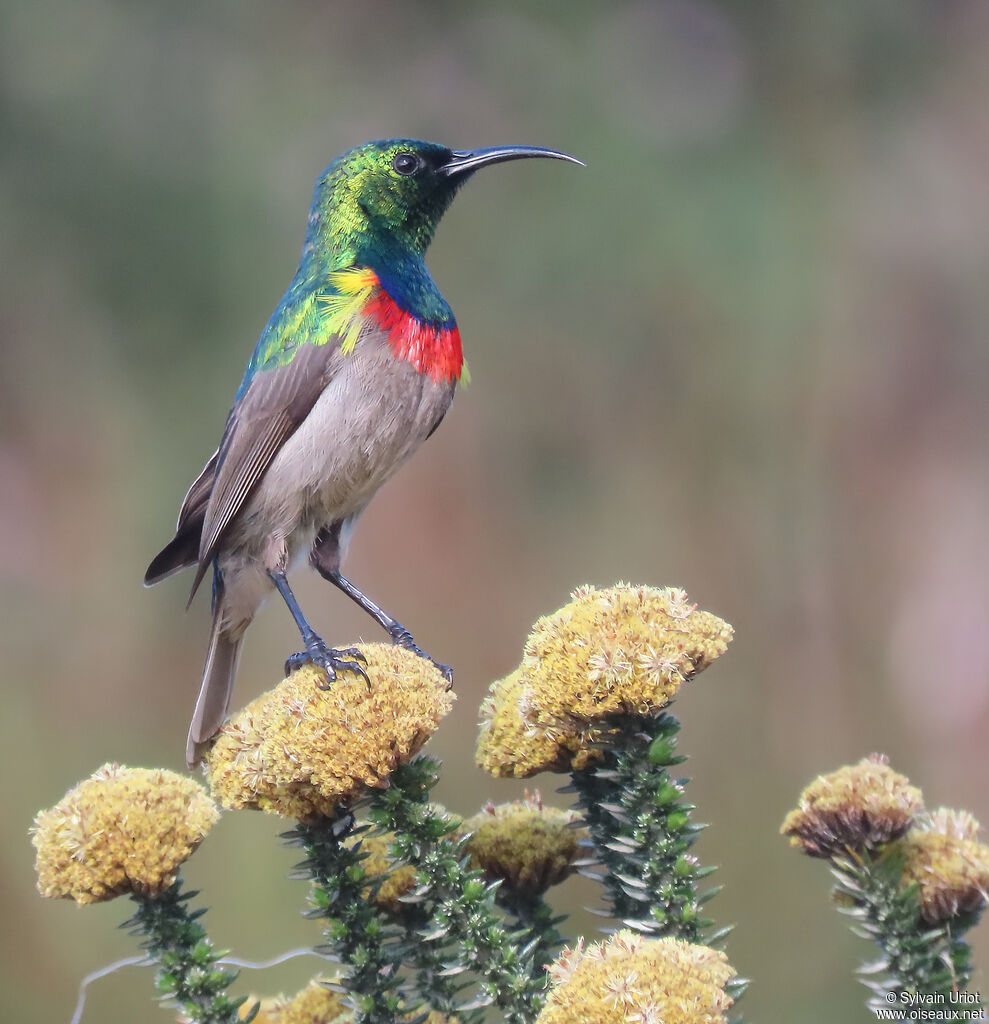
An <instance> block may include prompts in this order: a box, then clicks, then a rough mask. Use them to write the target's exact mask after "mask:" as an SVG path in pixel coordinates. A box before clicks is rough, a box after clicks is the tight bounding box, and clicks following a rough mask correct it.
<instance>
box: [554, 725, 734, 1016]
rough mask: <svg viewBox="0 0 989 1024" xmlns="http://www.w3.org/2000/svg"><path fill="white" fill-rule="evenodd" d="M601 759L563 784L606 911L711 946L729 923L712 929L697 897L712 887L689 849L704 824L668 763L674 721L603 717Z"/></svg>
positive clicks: (657, 932)
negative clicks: (584, 834)
mask: <svg viewBox="0 0 989 1024" xmlns="http://www.w3.org/2000/svg"><path fill="white" fill-rule="evenodd" d="M606 724H607V726H608V727H609V729H610V730H611V731H610V732H608V733H607V739H606V740H604V741H602V744H601V745H602V749H603V758H602V760H600V761H599V762H597V763H596V764H595V765H593V766H592V767H589V768H586V769H583V770H580V771H574V772H572V773H571V785H570V786H567V787H566V791H569V792H575V793H576V794H577V806H578V808H579V810H580V813H581V814H582V815H583V817H584V819H585V821H586V822H587V825H588V829H589V831H590V834H591V841H592V844H593V848H594V854H593V857H592V860H591V865H590V866H592V867H593V868H595V870H593V871H588V870H586V868H587V866H588V865H586V864H585V870H584V873H585V874H589V875H590V877H592V878H596V879H597V880H599V881H600V882H601V884H602V886H603V888H604V893H605V897H606V900H607V902H608V913H609V916H611V917H615V918H617V919H618V920H620V921H622V923H623V924H624V925H626V926H628V927H631V928H636V929H638V930H640V931H642V932H645V933H647V934H649V935H651V936H654V937H657V938H658V937H662V936H669V937H673V938H678V939H684V940H686V941H687V942H696V943H701V944H703V945H708V946H714V947H716V948H717V947H719V946H720V945H721V944H722V941H723V939H724V938H725V936H726V935H727V934H728V932H729V931H730V930H731V929H730V928H721V929H715V928H714V921H713V919H712V918H710V917H708V916H707V915H706V914H705V912H704V906H705V904H706V903H707V902H708V901H709V900H710V899H711V898H712V897H714V896H715V895H716V894H717V893H718V891H719V889H720V887H719V886H715V887H705V886H704V884H703V883H704V879H706V878H707V877H708V876H709V875H710V874H711V873H712V872H714V871H715V870H716V869H715V868H714V867H703V866H702V865H701V864H700V863H699V862H698V860H697V858H696V857H695V856H694V855H693V854H692V853H691V848H692V847H693V845H694V842H695V840H696V838H697V835H698V834H699V833H700V832H702V831H703V830H704V828H705V827H706V826H704V825H702V824H698V823H696V822H695V821H694V820H693V818H692V814H693V811H694V805H693V804H691V803H687V801H686V800H684V798H683V797H684V789H685V786H686V784H687V783H688V782H689V781H690V780H689V779H686V778H677V777H674V776H673V775H672V774H671V771H670V769H672V768H675V767H676V766H677V765H680V764H682V763H683V762H684V761H685V760H686V757H684V756H683V755H681V754H677V752H676V748H677V735H678V733H679V731H680V723H679V722H678V721H677V719H676V718H674V717H673V716H672V715H670V714H667V713H665V712H663V713H660V714H658V715H623V716H619V717H615V718H613V719H611V720H609V721H608V722H607V723H606ZM747 985H748V982H747V980H746V979H744V978H736V979H734V980H733V981H732V982H730V983H729V984H728V985H727V986H726V987H725V990H726V991H727V992H728V994H729V995H730V996H731V997H732V998H733V999H736V1000H737V999H738V998H739V997H740V996H741V995H742V994H743V993H744V991H745V989H746V987H747Z"/></svg>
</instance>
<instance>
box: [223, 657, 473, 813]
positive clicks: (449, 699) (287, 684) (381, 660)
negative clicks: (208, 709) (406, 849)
mask: <svg viewBox="0 0 989 1024" xmlns="http://www.w3.org/2000/svg"><path fill="white" fill-rule="evenodd" d="M359 646H360V650H361V651H362V653H363V654H364V655H365V657H366V658H367V664H366V666H365V668H366V671H367V675H368V678H369V680H370V682H367V681H365V679H364V678H363V677H362V676H360V675H358V674H356V673H351V672H346V673H341V675H340V677H339V678H338V679H337V680H336V681H335V682H334V683H333V685H332V686H331V687H330V688H329V689H328V690H323V689H320V688H319V686H317V685H316V684H317V682H318V681H319V680H320V677H321V675H320V672H319V670H318V669H316V668H314V667H312V666H308V665H307V666H304V667H303V668H301V669H299V671H298V672H295V673H293V675H291V676H289V678H288V679H285V680H284V681H283V682H281V683H280V684H279V685H278V686H276V687H275V689H273V690H270V691H269V692H268V693H265V694H262V695H261V697H259V698H258V699H257V700H255V701H253V702H252V703H251V704H249V705H248V706H247V707H246V708H244V710H243V711H241V712H239V713H238V714H236V715H234V716H233V717H232V718H231V719H230V720H229V721H228V722H227V723H226V725H224V727H223V729H222V730H221V731H220V734H219V736H218V737H217V739H216V742H215V743H214V745H213V747H212V748H211V749H210V751H209V753H208V754H207V755H206V769H207V774H208V776H209V781H210V786H211V787H212V790H213V795H214V796H215V797H216V799H217V800H219V801H220V803H221V804H222V805H223V806H224V807H229V808H231V809H235V808H243V807H247V808H254V809H258V810H263V811H268V812H270V813H272V814H281V815H284V816H286V817H290V818H296V819H298V820H299V821H314V820H316V819H318V818H320V817H328V816H331V815H332V814H333V812H334V810H335V808H336V807H338V806H339V805H341V804H347V803H349V802H351V801H352V800H353V799H354V798H355V797H357V796H359V795H360V793H361V792H363V790H364V789H365V788H366V787H378V788H381V787H384V786H386V785H387V779H388V776H389V774H390V773H391V772H392V771H393V770H394V769H395V768H396V767H397V766H398V765H400V764H403V763H405V762H406V761H408V760H409V759H410V758H411V757H413V756H414V755H415V754H416V753H418V751H419V750H420V749H421V748H422V745H423V744H424V743H425V742H426V740H427V739H428V738H429V737H430V736H431V735H432V733H433V732H434V731H435V729H436V726H437V725H438V724H439V722H440V719H441V718H443V716H444V715H445V714H446V713H447V712H448V711H449V710H450V708H451V706H452V704H453V694H452V693H451V692H450V689H449V684H448V683H447V681H446V679H444V677H443V676H442V674H441V673H440V671H439V670H438V669H437V668H436V666H435V665H433V664H432V662H430V661H428V660H427V659H425V658H421V657H419V656H418V655H417V654H413V653H412V652H411V651H407V650H405V649H404V648H402V647H398V646H395V645H393V644H362V645H359Z"/></svg>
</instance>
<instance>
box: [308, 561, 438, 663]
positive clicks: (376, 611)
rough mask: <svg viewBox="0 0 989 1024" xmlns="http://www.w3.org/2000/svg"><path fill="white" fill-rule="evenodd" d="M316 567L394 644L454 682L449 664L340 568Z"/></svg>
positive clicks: (317, 565)
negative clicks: (430, 651)
mask: <svg viewBox="0 0 989 1024" xmlns="http://www.w3.org/2000/svg"><path fill="white" fill-rule="evenodd" d="M316 569H317V570H318V571H319V574H320V575H321V576H322V577H323V578H324V579H326V580H329V581H330V583H332V584H333V586H335V587H338V588H339V589H340V590H342V591H343V592H344V593H345V594H346V595H347V597H349V598H350V599H351V601H354V602H356V603H357V604H359V605H360V606H361V608H363V609H364V611H366V612H367V613H368V615H370V616H371V618H372V619H374V621H375V622H377V623H378V625H379V626H381V628H382V629H383V630H384V631H385V632H386V633H387V634H388V635H389V636H390V637H391V642H392V643H393V644H398V646H399V647H404V648H405V649H406V650H408V651H412V653H413V654H418V655H419V657H420V658H425V659H426V661H431V662H432V663H433V664H434V665H435V666H436V667H437V668H438V669H439V670H440V672H442V673H443V676H444V678H445V679H446V680H447V681H448V682H451V683H452V682H453V669H452V668H450V666H449V665H443V664H441V663H440V662H438V661H436V660H435V659H434V658H431V657H430V656H429V655H428V654H427V653H426V652H425V651H424V650H422V649H421V648H420V647H419V646H418V645H417V644H416V642H415V640H413V639H412V634H411V633H410V632H409V631H408V630H407V629H406V628H405V627H404V626H403V625H402V624H401V622H399V621H398V620H397V619H393V618H392V617H391V616H390V615H389V614H388V613H387V612H386V611H385V610H384V609H383V608H380V607H379V606H378V605H376V604H375V603H374V602H373V601H372V600H371V599H370V598H369V597H367V596H366V595H365V594H362V593H361V591H359V590H358V589H357V587H355V586H354V585H353V583H351V582H350V580H348V579H347V577H346V576H344V575H342V574H341V572H340V570H339V569H326V570H324V569H323V568H322V567H321V566H320V565H319V564H316Z"/></svg>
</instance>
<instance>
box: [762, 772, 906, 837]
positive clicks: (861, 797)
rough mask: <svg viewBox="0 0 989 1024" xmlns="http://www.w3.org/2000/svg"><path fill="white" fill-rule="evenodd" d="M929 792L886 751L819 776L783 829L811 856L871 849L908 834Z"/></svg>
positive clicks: (803, 794)
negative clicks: (889, 759) (897, 766)
mask: <svg viewBox="0 0 989 1024" xmlns="http://www.w3.org/2000/svg"><path fill="white" fill-rule="evenodd" d="M922 807H923V795H922V794H921V792H920V790H919V789H917V788H916V786H911V785H910V780H909V779H908V778H907V777H906V776H905V775H900V774H899V773H898V772H895V771H893V769H892V768H890V766H889V764H888V762H887V760H886V758H885V757H884V756H883V755H881V754H872V755H871V756H869V757H866V758H863V759H862V760H861V761H859V763H858V764H854V765H845V766H844V767H843V768H839V769H838V770H837V771H835V772H831V773H830V774H829V775H821V776H818V778H816V779H815V780H814V781H813V782H812V783H811V784H810V785H809V786H808V787H807V788H806V789H805V790H804V791H803V792H802V793H801V794H800V802H799V803H798V805H797V807H796V808H795V809H794V810H792V811H790V813H789V814H788V815H787V816H786V818H785V819H784V821H783V825H782V827H781V828H780V832H781V833H782V834H783V835H788V836H790V843H791V845H793V846H795V847H797V848H799V849H800V850H802V851H803V852H804V853H806V854H808V855H809V856H811V857H833V856H835V855H840V854H843V853H845V852H846V850H847V849H851V850H855V851H859V852H860V851H862V850H869V849H872V848H874V847H876V846H880V845H881V844H883V843H888V842H890V841H891V840H893V839H897V838H899V837H900V836H902V835H903V834H904V833H905V832H906V831H907V829H908V828H909V827H910V825H911V823H912V822H913V820H914V818H915V817H916V815H917V814H918V813H919V812H920V811H921V809H922Z"/></svg>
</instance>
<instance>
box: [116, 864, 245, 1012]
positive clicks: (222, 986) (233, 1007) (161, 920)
mask: <svg viewBox="0 0 989 1024" xmlns="http://www.w3.org/2000/svg"><path fill="white" fill-rule="evenodd" d="M197 895H198V893H196V892H182V880H181V879H178V880H176V882H175V883H174V884H173V885H172V886H171V888H169V889H166V890H165V891H164V892H162V893H160V894H159V895H157V896H140V895H137V894H134V895H133V896H132V897H131V898H132V899H133V900H134V902H135V903H136V904H137V910H136V912H135V913H134V916H133V917H131V918H130V919H129V920H127V921H125V922H124V924H123V925H122V926H121V927H124V928H129V929H130V930H131V931H132V932H134V933H135V934H137V935H140V936H142V939H143V941H142V943H141V948H142V949H145V950H146V951H147V954H148V957H149V958H150V959H151V960H153V961H154V962H155V963H156V964H157V966H158V971H157V975H156V977H155V985H156V987H157V989H158V992H159V994H160V995H161V997H162V999H164V1000H167V1001H169V1002H174V1003H176V1004H177V1005H178V1006H179V1008H180V1009H181V1010H182V1013H183V1014H184V1015H185V1017H186V1018H187V1019H188V1020H189V1021H191V1022H192V1024H234V1022H235V1021H237V1022H240V1021H242V1020H246V1021H251V1020H253V1019H254V1016H255V1013H256V1011H251V1012H250V1013H249V1014H248V1016H247V1017H245V1018H241V1017H239V1016H238V1009H239V1007H240V1006H241V1005H242V1004H243V1003H244V1002H245V1000H246V998H247V997H246V996H245V997H242V998H240V999H237V1000H232V999H230V998H229V997H228V996H227V995H226V994H225V993H226V989H227V988H228V987H229V986H230V985H231V983H232V982H233V981H234V979H235V978H236V977H237V971H228V970H225V969H223V968H222V967H219V966H218V961H219V960H220V958H221V957H223V956H225V955H226V954H225V952H224V951H223V950H217V949H215V948H214V946H213V944H212V943H211V942H210V940H209V938H208V937H207V935H206V931H205V930H204V928H203V926H202V925H201V924H200V923H199V920H198V919H199V918H200V917H201V916H202V915H203V914H204V913H205V912H206V911H205V909H201V910H189V908H188V906H187V904H188V903H189V901H190V900H192V899H194V898H195V897H196V896H197Z"/></svg>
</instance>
